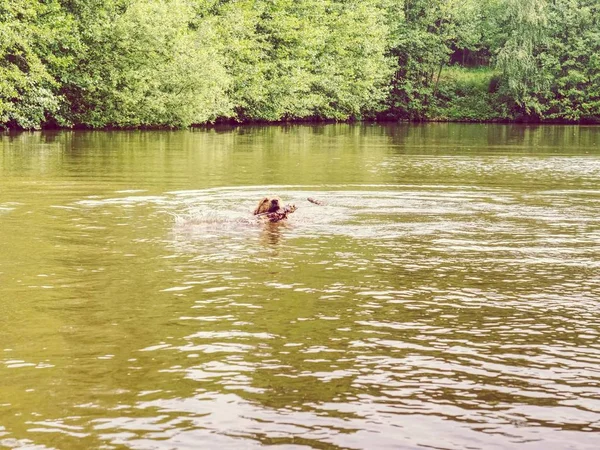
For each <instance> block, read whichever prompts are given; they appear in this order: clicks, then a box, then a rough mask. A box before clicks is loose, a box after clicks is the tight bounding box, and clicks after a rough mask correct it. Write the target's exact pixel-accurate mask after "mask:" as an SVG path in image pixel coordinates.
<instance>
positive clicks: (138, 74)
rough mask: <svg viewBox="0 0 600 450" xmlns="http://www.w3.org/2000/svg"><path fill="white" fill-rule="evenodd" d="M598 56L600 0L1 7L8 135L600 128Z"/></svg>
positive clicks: (65, 2) (86, 2)
mask: <svg viewBox="0 0 600 450" xmlns="http://www.w3.org/2000/svg"><path fill="white" fill-rule="evenodd" d="M598 55H600V0H553V1H549V0H488V1H485V2H482V1H479V0H403V1H397V0H236V1H231V0H45V1H37V0H0V127H4V128H6V127H8V128H39V127H41V126H51V125H59V126H87V127H110V126H116V127H138V126H164V127H185V126H189V125H191V124H203V123H208V122H214V121H217V120H233V121H238V122H246V121H281V120H299V119H300V120H353V119H363V118H371V117H379V118H384V119H408V120H429V119H447V120H498V119H502V120H505V119H513V120H557V121H598V120H600V57H599V56H598ZM461 66H462V68H461ZM465 67H469V70H467V69H465Z"/></svg>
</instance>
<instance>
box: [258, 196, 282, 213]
mask: <svg viewBox="0 0 600 450" xmlns="http://www.w3.org/2000/svg"><path fill="white" fill-rule="evenodd" d="M281 208H282V205H281V199H280V198H279V197H265V198H263V199H262V200H261V201H260V202H258V206H257V207H256V209H255V210H254V215H255V216H256V215H257V214H265V213H274V212H277V211H279V210H280V209H281Z"/></svg>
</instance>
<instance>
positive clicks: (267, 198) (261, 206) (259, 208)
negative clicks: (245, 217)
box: [254, 197, 270, 215]
mask: <svg viewBox="0 0 600 450" xmlns="http://www.w3.org/2000/svg"><path fill="white" fill-rule="evenodd" d="M269 201H270V200H269V197H265V198H263V199H262V200H261V201H260V202H258V206H257V207H256V209H255V210H254V215H257V214H260V213H261V212H262V209H263V205H265V204H267V203H269ZM264 209H265V211H266V210H268V209H269V208H268V207H267V208H264Z"/></svg>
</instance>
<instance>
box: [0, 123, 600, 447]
mask: <svg viewBox="0 0 600 450" xmlns="http://www.w3.org/2000/svg"><path fill="white" fill-rule="evenodd" d="M265 195H279V196H280V197H281V198H282V200H283V202H284V203H294V204H295V205H296V206H297V207H298V210H297V211H296V212H294V213H293V214H291V215H290V217H289V220H288V221H287V222H286V223H278V224H266V223H261V222H259V221H257V220H255V219H254V218H253V217H252V215H251V211H252V210H253V208H254V207H255V206H256V203H257V202H258V200H259V199H260V198H261V197H263V196H265ZM307 197H314V198H317V199H319V200H321V201H323V202H324V203H325V205H324V206H319V205H315V204H312V203H310V202H308V201H307V200H306V199H307ZM599 337H600V128H594V127H566V126H561V127H549V126H544V127H525V126H517V125H460V124H428V125H393V126H392V125H390V126H379V125H323V126H271V127H242V128H223V129H221V128H218V129H209V130H193V131H180V132H179V131H178V132H150V131H131V132H70V131H64V132H44V133H22V134H17V135H4V136H2V137H0V380H2V381H1V383H0V447H6V448H27V449H81V448H90V449H91V448H98V449H124V448H132V449H198V448H219V449H240V448H250V449H253V448H259V447H265V446H273V447H275V448H281V449H302V448H317V449H342V448H343V449H375V448H376V449H416V448H435V449H465V448H469V449H508V448H519V449H546V450H548V449H565V448H571V449H596V448H598V445H599V442H600V439H599V438H598V436H599V435H600V433H598V432H599V431H600V343H599Z"/></svg>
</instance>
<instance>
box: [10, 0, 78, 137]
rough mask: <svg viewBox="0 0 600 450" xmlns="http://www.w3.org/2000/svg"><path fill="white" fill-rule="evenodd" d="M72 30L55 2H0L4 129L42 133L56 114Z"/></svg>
mask: <svg viewBox="0 0 600 450" xmlns="http://www.w3.org/2000/svg"><path fill="white" fill-rule="evenodd" d="M74 29H75V26H74V23H73V21H72V18H71V17H70V15H68V14H66V13H65V12H64V11H63V10H62V9H61V8H60V4H59V3H58V2H56V1H52V0H50V1H47V2H38V1H34V0H0V126H1V125H2V124H4V126H6V127H19V128H39V127H40V126H41V125H42V124H43V123H44V122H46V121H47V120H49V118H50V117H52V116H53V115H54V114H56V112H57V111H58V109H59V104H60V102H61V97H60V95H59V94H58V88H59V84H58V82H57V80H56V78H55V75H56V73H58V72H60V71H61V70H63V69H64V68H66V67H70V66H71V61H70V59H69V57H68V56H65V55H64V54H63V53H62V52H61V51H60V50H61V49H62V48H65V47H69V46H71V45H72V36H73V33H74Z"/></svg>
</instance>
